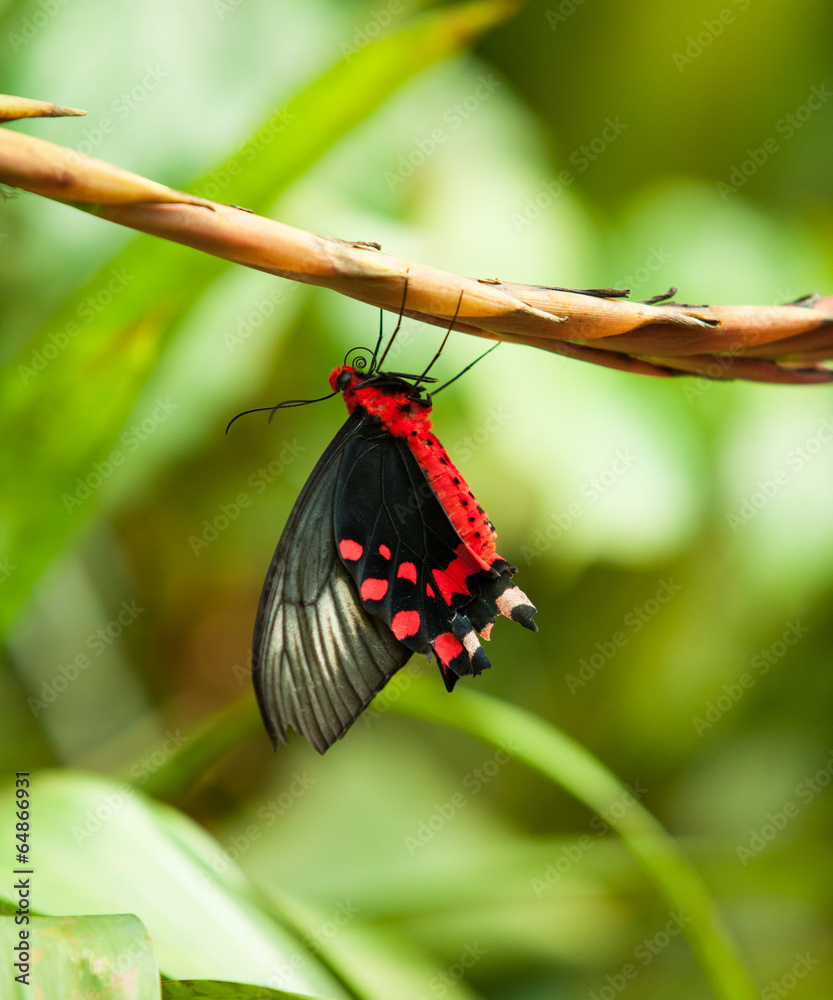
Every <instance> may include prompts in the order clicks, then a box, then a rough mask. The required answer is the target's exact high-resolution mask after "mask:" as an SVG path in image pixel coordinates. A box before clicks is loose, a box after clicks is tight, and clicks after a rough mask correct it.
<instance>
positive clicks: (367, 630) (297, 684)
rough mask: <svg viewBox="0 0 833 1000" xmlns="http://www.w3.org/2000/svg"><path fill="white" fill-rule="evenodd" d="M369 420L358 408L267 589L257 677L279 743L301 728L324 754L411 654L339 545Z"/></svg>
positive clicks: (258, 626)
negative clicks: (340, 519)
mask: <svg viewBox="0 0 833 1000" xmlns="http://www.w3.org/2000/svg"><path fill="white" fill-rule="evenodd" d="M366 421H367V418H366V416H364V415H363V414H361V413H359V412H356V413H354V414H353V415H352V416H351V417H350V418H349V419H348V420H347V422H346V423H345V424H344V425H343V427H342V428H341V430H340V431H339V433H338V434H337V435H336V436H335V438H334V439H333V441H332V442H331V443H330V445H329V446H328V448H327V450H326V451H325V452H324V454H323V455H322V456H321V458H320V460H319V461H318V464H317V465H316V466H315V468H314V469H313V471H312V474H311V475H310V477H309V479H308V480H307V482H306V485H305V486H304V488H303V490H302V491H301V494H300V496H299V497H298V499H297V501H296V503H295V506H294V507H293V509H292V513H291V514H290V516H289V520H288V521H287V524H286V527H285V528H284V531H283V534H282V535H281V539H280V542H279V543H278V547H277V549H276V551H275V555H274V557H273V559H272V562H271V565H270V566H269V572H268V574H267V577H266V582H265V583H264V585H263V593H262V595H261V599H260V606H259V608H258V613H257V621H256V623H255V633H254V641H253V652H252V673H253V679H254V686H255V692H256V694H257V699H258V703H259V704H260V710H261V713H262V715H263V719H264V722H265V723H266V728H267V729H268V731H269V735H270V736H271V738H272V742H273V744H274V745H275V747H277V746H278V744H279V743H285V742H286V732H287V727H289V726H292V727H293V728H294V729H296V730H297V731H298V732H300V733H302V734H303V735H304V736H305V737H306V738H307V739H308V740H309V742H310V743H311V744H312V745H313V747H315V749H316V750H318V752H319V753H324V751H325V750H327V749H328V748H329V747H330V746H332V744H333V743H334V742H335V741H336V740H338V739H340V738H341V737H342V736H343V735H344V733H345V732H346V731H347V729H348V728H349V727H350V726H351V725H352V724H353V722H355V720H356V719H357V718H358V716H359V715H360V714H361V712H362V711H363V710H364V709H365V708H366V707H367V705H368V704H369V702H370V701H371V700H372V698H373V696H374V695H375V694H376V693H377V692H378V691H380V690H381V688H383V687H384V685H385V684H386V683H387V682H388V681H389V680H390V678H391V677H392V676H393V674H395V673H396V671H397V670H399V669H400V667H402V666H403V665H404V664H405V663H406V662H407V661H408V659H409V658H410V656H411V650H410V649H409V648H408V647H407V646H405V645H403V643H401V642H400V641H399V640H398V639H397V638H396V637H395V636H394V634H393V633H392V631H391V630H390V628H389V627H388V625H387V624H386V623H385V622H384V621H383V620H382V619H381V618H379V617H377V616H374V615H372V614H368V613H367V611H366V610H365V608H364V607H363V605H362V602H361V599H360V597H359V594H358V592H357V590H356V584H355V583H354V581H353V578H352V577H351V575H350V573H349V572H348V571H347V569H346V568H345V565H344V563H343V562H342V560H341V558H340V557H339V554H338V551H337V548H336V535H335V530H334V511H335V493H336V487H337V483H338V479H339V470H340V468H341V465H342V463H343V461H344V458H345V449H346V448H347V447H348V446H349V445H350V443H351V442H352V441H355V440H356V439H357V438H358V437H360V436H361V430H362V427H363V425H364V424H365V423H366ZM369 489H372V487H369Z"/></svg>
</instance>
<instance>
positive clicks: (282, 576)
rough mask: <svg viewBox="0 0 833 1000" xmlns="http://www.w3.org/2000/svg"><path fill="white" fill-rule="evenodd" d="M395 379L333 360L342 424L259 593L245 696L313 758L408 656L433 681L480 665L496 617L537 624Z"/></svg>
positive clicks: (415, 395) (277, 733) (415, 399)
mask: <svg viewBox="0 0 833 1000" xmlns="http://www.w3.org/2000/svg"><path fill="white" fill-rule="evenodd" d="M416 381H417V384H414V382H413V380H412V381H407V377H401V376H399V375H397V374H391V373H383V372H378V371H377V372H374V371H373V368H372V366H371V373H370V374H368V373H366V372H364V371H362V370H360V369H358V368H357V367H354V366H352V365H346V364H345V365H341V366H339V367H337V368H335V369H334V370H333V371H332V373H331V375H330V385H331V387H332V388H333V389H334V390H335V391H339V392H341V393H342V394H343V397H344V401H345V404H346V406H347V410H348V413H349V417H348V419H347V422H346V423H345V424H344V425H343V427H342V429H341V430H340V431H339V433H338V434H337V435H336V437H335V438H334V439H333V441H332V442H331V444H330V445H329V446H328V448H327V449H326V451H325V452H324V454H323V455H322V457H321V459H320V460H319V462H318V464H317V465H316V467H315V469H314V470H313V472H312V474H311V475H310V478H309V480H308V481H307V483H306V485H305V486H304V489H303V490H302V492H301V495H300V496H299V498H298V500H297V501H296V504H295V507H294V508H293V511H292V513H291V515H290V517H289V520H288V522H287V525H286V527H285V529H284V532H283V535H282V537H281V540H280V542H279V544H278V547H277V550H276V552H275V556H274V558H273V560H272V564H271V566H270V568H269V573H268V575H267V578H266V582H265V584H264V588H263V594H262V596H261V602H260V608H259V611H258V617H257V622H256V625H255V636H254V643H253V674H254V682H255V690H256V693H257V696H258V700H259V703H260V707H261V711H262V713H263V717H264V720H265V721H266V725H267V728H268V729H269V732H270V735H271V736H272V740H273V742H274V743H275V745H278V743H283V742H285V741H286V730H287V728H288V727H289V726H292V727H293V728H295V729H296V730H298V731H300V732H301V733H303V734H304V735H305V736H306V737H307V739H309V741H310V743H312V745H313V746H314V747H315V748H316V749H317V750H319V751H320V752H322V753H323V752H324V751H325V750H326V749H327V748H328V747H329V746H331V745H332V743H334V742H335V741H336V740H337V739H340V738H341V736H343V735H344V733H345V732H346V730H347V729H348V728H349V726H350V725H352V723H353V722H354V721H355V719H356V718H357V717H358V715H359V714H360V713H361V712H362V711H363V709H364V708H365V707H366V706H367V704H368V703H369V702H370V700H371V699H372V698H373V696H374V694H376V693H377V692H378V691H379V690H380V689H381V688H382V687H383V686H384V685H385V684H386V683H387V681H388V680H389V679H390V677H391V676H393V674H394V673H395V672H396V671H397V670H398V669H399V668H400V667H402V666H403V665H404V664H405V663H406V662H407V660H408V659H409V658H410V656H411V654H412V653H414V652H418V653H423V654H424V655H426V656H428V657H429V658H430V657H431V656H432V654H433V655H435V656H436V657H437V660H438V662H439V665H440V670H441V672H442V675H443V679H444V681H445V684H446V687H447V688H448V690H449V691H450V690H452V689H453V687H454V684H455V683H456V681H457V679H458V678H459V677H460V676H463V675H464V674H479V673H480V672H481V671H482V670H484V669H486V668H487V667H489V666H490V663H489V660H488V658H487V656H486V654H485V652H484V650H483V648H482V646H481V645H480V639H488V638H489V634H490V632H491V629H492V624H493V622H494V621H495V619H496V618H497V616H498V615H499V614H502V615H505V616H506V617H508V618H511V619H513V620H515V621H517V622H519V623H520V624H522V625H524V626H525V627H527V628H530V629H532V630H533V631H534V630H536V626H535V623H534V621H533V617H532V616H533V615H534V613H535V608H534V607H533V606H532V604H531V603H530V601H529V599H528V598H527V597H526V595H525V594H523V592H522V591H520V590H519V589H518V588H517V587H516V586H515V585H514V584H513V583H512V575H513V574H514V572H515V569H514V567H512V566H511V565H510V564H509V563H508V562H507V561H506V560H505V559H503V558H501V556H499V555H498V554H497V551H496V548H495V539H496V537H497V536H496V532H495V530H494V527H493V525H492V523H491V521H489V518H488V516H487V515H486V513H485V511H484V510H483V508H482V507H481V506H480V505H479V504H478V503H477V500H476V499H475V497H474V494H473V493H472V491H471V490H470V489H469V487H468V485H467V483H466V482H465V480H464V479H463V477H462V476H461V475H460V473H459V470H457V468H456V467H455V465H454V463H453V462H452V461H451V459H450V458H449V456H448V454H447V452H446V451H445V449H444V448H443V446H442V444H441V443H440V442H439V440H438V439H437V437H436V435H435V434H434V432H433V430H432V427H431V420H430V413H431V400H430V397H426V396H424V395H423V394H422V392H421V391H420V388H419V384H418V383H419V380H416Z"/></svg>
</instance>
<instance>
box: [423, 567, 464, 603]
mask: <svg viewBox="0 0 833 1000" xmlns="http://www.w3.org/2000/svg"><path fill="white" fill-rule="evenodd" d="M431 572H432V574H433V576H434V580H435V581H436V583H437V586H438V587H439V588H440V593H441V594H442V595H443V600H444V601H445V603H446V604H450V603H451V598H452V597H453V596H454V594H467V593H468V590H466V588H465V587H461V586H460V585H459V584H458V583H457V581H456V580H453V579H452V578H451V577H450V576H449V575H448V573H445V572H443V570H441V569H434V570H431Z"/></svg>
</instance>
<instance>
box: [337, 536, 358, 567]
mask: <svg viewBox="0 0 833 1000" xmlns="http://www.w3.org/2000/svg"><path fill="white" fill-rule="evenodd" d="M338 551H339V552H340V553H341V558H342V559H349V560H351V562H353V561H355V560H356V559H361V557H362V553H363V552H364V546H363V545H359V543H358V542H354V541H353V540H352V539H350V538H343V539H342V540H341V541H340V542H339V543H338Z"/></svg>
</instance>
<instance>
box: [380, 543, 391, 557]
mask: <svg viewBox="0 0 833 1000" xmlns="http://www.w3.org/2000/svg"><path fill="white" fill-rule="evenodd" d="M379 555H380V556H381V557H382V558H383V559H390V549H389V548H388V547H387V545H380V546H379Z"/></svg>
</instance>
